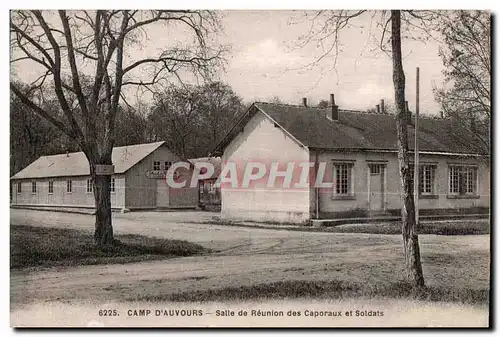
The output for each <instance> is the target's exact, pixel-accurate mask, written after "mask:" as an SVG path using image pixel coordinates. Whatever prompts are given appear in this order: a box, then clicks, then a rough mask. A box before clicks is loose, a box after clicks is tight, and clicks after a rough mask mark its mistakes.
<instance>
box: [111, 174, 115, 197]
mask: <svg viewBox="0 0 500 337" xmlns="http://www.w3.org/2000/svg"><path fill="white" fill-rule="evenodd" d="M111 193H115V178H114V177H112V178H111Z"/></svg>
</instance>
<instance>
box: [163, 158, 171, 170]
mask: <svg viewBox="0 0 500 337" xmlns="http://www.w3.org/2000/svg"><path fill="white" fill-rule="evenodd" d="M167 163H168V167H167ZM172 164H173V162H172V161H169V160H166V161H164V162H163V169H164V170H165V171H168V169H169V168H170V167H171V166H172Z"/></svg>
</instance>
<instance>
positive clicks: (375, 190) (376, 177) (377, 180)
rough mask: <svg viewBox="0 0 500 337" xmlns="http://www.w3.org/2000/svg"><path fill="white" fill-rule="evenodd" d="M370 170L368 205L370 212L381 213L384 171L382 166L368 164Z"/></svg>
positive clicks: (382, 207)
mask: <svg viewBox="0 0 500 337" xmlns="http://www.w3.org/2000/svg"><path fill="white" fill-rule="evenodd" d="M369 170H370V178H369V180H370V181H369V184H370V193H369V204H370V210H371V211H381V210H383V209H384V170H385V166H384V165H382V164H369Z"/></svg>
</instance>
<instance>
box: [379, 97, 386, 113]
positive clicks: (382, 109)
mask: <svg viewBox="0 0 500 337" xmlns="http://www.w3.org/2000/svg"><path fill="white" fill-rule="evenodd" d="M380 112H381V113H383V114H385V106H384V100H383V99H381V100H380Z"/></svg>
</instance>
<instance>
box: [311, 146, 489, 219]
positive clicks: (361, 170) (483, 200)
mask: <svg viewBox="0 0 500 337" xmlns="http://www.w3.org/2000/svg"><path fill="white" fill-rule="evenodd" d="M314 158H315V153H313V152H312V153H311V161H314ZM318 158H319V161H320V162H322V161H323V162H326V163H328V164H331V163H332V161H335V160H340V161H342V160H352V161H354V166H353V187H354V197H353V198H346V199H344V200H339V199H334V197H333V188H320V189H319V190H316V189H311V195H312V196H311V199H312V200H316V191H318V195H319V209H320V213H336V212H341V213H343V212H347V213H349V212H351V213H352V214H355V213H356V212H357V211H367V210H368V209H369V196H368V195H369V187H368V186H369V184H368V179H369V167H368V163H369V162H370V161H373V162H377V161H380V162H383V163H385V165H386V166H385V167H386V173H385V183H386V191H385V200H384V201H385V208H386V210H397V209H400V207H401V201H400V193H399V191H400V181H399V167H398V161H397V156H396V154H395V153H370V154H369V153H340V152H339V153H335V152H320V153H318ZM412 162H413V160H412ZM420 163H421V164H431V165H436V170H435V178H434V191H435V196H434V198H432V199H423V198H421V199H420V200H419V206H420V209H461V208H471V207H489V206H490V188H489V186H490V171H489V168H488V166H487V164H486V163H485V162H484V161H481V160H479V159H477V158H457V157H452V156H438V155H421V156H420ZM450 163H453V164H469V165H471V164H472V165H477V167H478V171H477V174H478V184H477V188H478V191H477V194H478V197H477V198H466V199H454V198H450V196H449V195H448V188H449V187H448V174H449V173H448V170H449V168H448V167H449V166H448V165H449V164H450ZM327 170H328V169H327ZM329 170H332V171H333V168H332V167H331V166H330V167H329ZM330 174H331V175H332V173H330ZM331 175H330V178H331ZM314 209H315V203H314V201H313V202H311V210H312V215H313V217H314V216H315V212H314Z"/></svg>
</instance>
